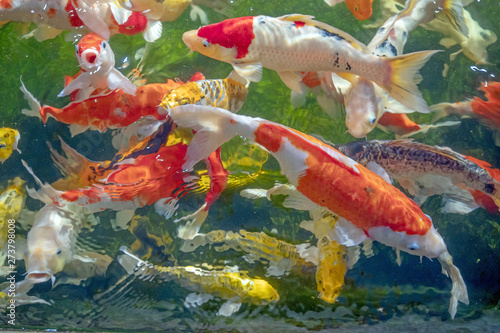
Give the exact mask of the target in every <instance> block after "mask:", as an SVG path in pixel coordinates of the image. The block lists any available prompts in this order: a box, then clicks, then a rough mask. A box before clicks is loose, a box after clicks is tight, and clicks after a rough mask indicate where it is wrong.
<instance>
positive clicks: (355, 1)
mask: <svg viewBox="0 0 500 333" xmlns="http://www.w3.org/2000/svg"><path fill="white" fill-rule="evenodd" d="M344 1H345V4H346V6H347V8H349V10H350V11H351V13H352V14H353V15H354V16H355V17H356V18H357V19H358V20H366V19H369V18H370V17H371V16H372V3H373V0H325V2H326V3H327V4H328V5H329V6H330V7H333V6H335V5H336V4H339V3H341V2H344Z"/></svg>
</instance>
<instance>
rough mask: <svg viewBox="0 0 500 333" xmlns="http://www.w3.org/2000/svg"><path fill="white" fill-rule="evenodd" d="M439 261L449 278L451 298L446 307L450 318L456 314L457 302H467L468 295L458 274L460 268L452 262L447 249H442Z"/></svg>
mask: <svg viewBox="0 0 500 333" xmlns="http://www.w3.org/2000/svg"><path fill="white" fill-rule="evenodd" d="M438 260H439V262H440V263H441V266H442V267H443V274H445V275H448V276H449V277H450V278H451V282H452V287H451V298H450V307H449V309H448V311H449V313H450V316H451V318H452V319H453V318H455V315H456V314H457V306H458V302H462V303H464V304H469V296H468V294H467V286H466V285H465V282H464V279H463V278H462V275H461V274H460V270H459V269H458V268H457V266H455V265H454V264H453V261H452V258H451V256H450V254H449V253H448V251H444V252H443V253H442V254H441V255H440V256H439V257H438Z"/></svg>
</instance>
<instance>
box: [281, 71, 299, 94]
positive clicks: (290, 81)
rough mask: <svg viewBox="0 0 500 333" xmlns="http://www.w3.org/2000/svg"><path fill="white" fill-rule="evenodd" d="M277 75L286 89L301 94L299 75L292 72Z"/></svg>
mask: <svg viewBox="0 0 500 333" xmlns="http://www.w3.org/2000/svg"><path fill="white" fill-rule="evenodd" d="M278 75H279V76H280V78H281V81H283V83H285V84H286V86H287V87H288V88H290V89H292V90H293V91H295V92H297V93H302V87H301V86H300V83H301V82H302V78H301V77H300V75H298V74H296V73H295V72H292V71H286V72H278Z"/></svg>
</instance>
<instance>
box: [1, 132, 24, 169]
mask: <svg viewBox="0 0 500 333" xmlns="http://www.w3.org/2000/svg"><path fill="white" fill-rule="evenodd" d="M20 138H21V135H19V132H18V131H17V130H15V129H12V128H8V127H3V128H0V163H3V162H5V161H6V160H7V159H8V158H9V157H10V155H12V152H13V151H14V150H17V151H18V152H21V151H20V150H19V149H17V145H18V144H19V139H20Z"/></svg>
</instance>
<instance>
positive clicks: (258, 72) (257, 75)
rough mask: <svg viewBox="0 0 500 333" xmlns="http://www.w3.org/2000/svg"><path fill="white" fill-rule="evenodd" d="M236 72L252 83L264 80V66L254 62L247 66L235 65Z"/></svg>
mask: <svg viewBox="0 0 500 333" xmlns="http://www.w3.org/2000/svg"><path fill="white" fill-rule="evenodd" d="M233 68H234V70H235V71H236V72H237V73H238V74H239V75H241V76H243V77H244V78H245V79H247V80H248V81H250V82H259V81H261V80H262V64H261V63H260V62H253V63H247V64H233Z"/></svg>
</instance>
